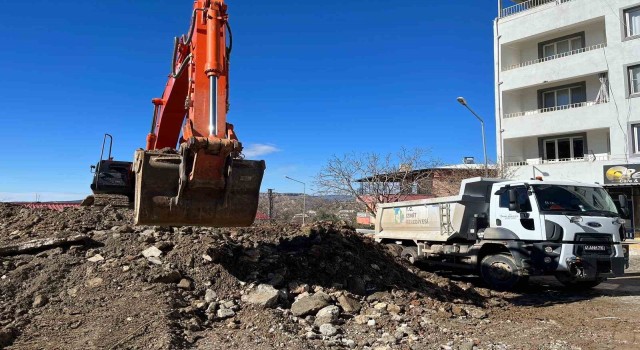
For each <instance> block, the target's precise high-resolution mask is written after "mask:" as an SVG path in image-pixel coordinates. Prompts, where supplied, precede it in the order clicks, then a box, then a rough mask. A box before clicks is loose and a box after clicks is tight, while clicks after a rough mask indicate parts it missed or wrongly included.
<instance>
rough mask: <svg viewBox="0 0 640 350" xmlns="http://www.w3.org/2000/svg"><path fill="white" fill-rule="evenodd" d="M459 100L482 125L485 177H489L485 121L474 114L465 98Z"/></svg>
mask: <svg viewBox="0 0 640 350" xmlns="http://www.w3.org/2000/svg"><path fill="white" fill-rule="evenodd" d="M457 100H458V102H459V103H460V104H461V105H463V106H465V107H467V109H468V110H469V112H471V113H472V114H473V115H474V116H475V117H476V118H478V120H479V121H480V124H481V125H482V150H483V152H484V177H489V167H488V166H487V141H486V136H485V134H484V120H483V119H482V118H480V116H479V115H478V114H476V112H474V111H473V109H471V107H469V105H468V104H467V100H465V99H464V97H458V98H457Z"/></svg>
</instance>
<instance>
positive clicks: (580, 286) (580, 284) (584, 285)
mask: <svg viewBox="0 0 640 350" xmlns="http://www.w3.org/2000/svg"><path fill="white" fill-rule="evenodd" d="M556 279H557V280H558V282H560V283H562V285H564V286H565V287H566V288H567V289H571V290H575V291H579V290H585V289H591V288H594V287H596V286H598V285H599V284H600V283H602V282H604V281H605V280H606V278H598V279H596V280H593V281H578V280H576V279H575V278H573V277H572V276H571V275H570V274H568V273H562V272H559V273H557V274H556Z"/></svg>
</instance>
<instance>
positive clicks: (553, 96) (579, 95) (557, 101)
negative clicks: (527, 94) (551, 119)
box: [538, 83, 587, 112]
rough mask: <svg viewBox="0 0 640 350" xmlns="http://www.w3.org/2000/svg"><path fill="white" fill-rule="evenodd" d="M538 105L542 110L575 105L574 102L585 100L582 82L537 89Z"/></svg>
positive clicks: (578, 102) (553, 109)
mask: <svg viewBox="0 0 640 350" xmlns="http://www.w3.org/2000/svg"><path fill="white" fill-rule="evenodd" d="M538 95H539V99H540V101H539V105H540V109H542V112H550V111H555V110H558V109H567V108H571V107H576V106H575V105H576V104H580V103H584V102H587V94H586V87H585V84H584V83H581V84H577V85H572V86H561V87H557V88H551V89H545V90H539V91H538Z"/></svg>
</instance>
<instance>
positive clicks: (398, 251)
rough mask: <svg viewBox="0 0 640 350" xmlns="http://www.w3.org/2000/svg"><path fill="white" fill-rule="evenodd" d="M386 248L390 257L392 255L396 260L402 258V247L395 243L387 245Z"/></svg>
mask: <svg viewBox="0 0 640 350" xmlns="http://www.w3.org/2000/svg"><path fill="white" fill-rule="evenodd" d="M386 246H387V250H388V251H389V253H391V255H393V256H394V257H396V258H400V257H402V251H403V250H404V249H403V248H404V247H403V246H401V245H399V244H395V243H388V244H386Z"/></svg>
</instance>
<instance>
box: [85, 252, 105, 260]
mask: <svg viewBox="0 0 640 350" xmlns="http://www.w3.org/2000/svg"><path fill="white" fill-rule="evenodd" d="M103 260H104V257H103V256H102V255H100V254H96V255H94V256H92V257H90V258H89V259H87V261H90V262H98V261H103Z"/></svg>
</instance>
